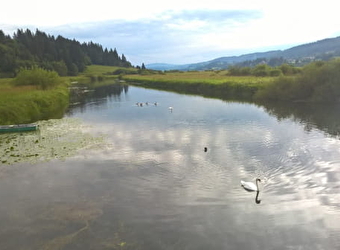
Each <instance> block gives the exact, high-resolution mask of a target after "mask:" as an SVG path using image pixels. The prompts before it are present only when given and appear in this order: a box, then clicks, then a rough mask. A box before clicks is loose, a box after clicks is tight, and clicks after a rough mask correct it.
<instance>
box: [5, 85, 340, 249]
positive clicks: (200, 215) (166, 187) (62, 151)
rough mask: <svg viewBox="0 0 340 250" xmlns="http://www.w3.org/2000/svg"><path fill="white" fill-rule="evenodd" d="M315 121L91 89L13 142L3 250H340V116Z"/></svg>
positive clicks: (333, 112) (288, 111)
mask: <svg viewBox="0 0 340 250" xmlns="http://www.w3.org/2000/svg"><path fill="white" fill-rule="evenodd" d="M137 102H142V103H143V106H142V107H141V106H137V105H136V103H137ZM146 102H148V105H146ZM155 102H157V105H155V104H154V103H155ZM301 105H302V104H300V106H301ZM170 106H171V107H173V109H172V111H171V110H170V109H169V107H170ZM301 110H303V109H300V107H299V108H297V107H271V108H269V107H267V108H264V107H259V106H256V105H253V104H247V103H236V102H225V101H222V100H215V99H206V98H203V97H198V96H188V95H180V94H175V93H170V92H163V91H156V90H148V89H143V88H138V87H131V86H130V87H125V88H123V87H103V88H100V89H97V90H96V91H95V92H90V93H89V95H88V97H87V98H82V99H81V100H77V103H75V105H74V106H72V108H71V109H70V111H69V113H68V114H67V115H66V116H65V118H63V119H62V120H59V121H50V122H41V131H40V132H39V133H28V134H22V135H16V136H11V135H1V136H0V139H1V141H2V147H5V146H4V145H13V146H7V149H5V151H6V150H7V151H6V154H4V155H2V158H3V159H2V163H0V164H1V165H0V200H1V205H0V249H65V250H66V249H104V250H105V249H141V250H144V249H147V250H162V249H167V250H168V249H186V250H191V249H192V250H198V249H202V250H203V249H204V250H207V249H210V250H215V249H216V250H221V249H240V250H243V249H252V250H253V249H259V250H265V249H268V250H269V249H270V250H272V249H299V250H300V249H328V250H332V249H340V140H339V131H340V122H339V120H338V119H339V118H338V117H339V111H340V108H337V107H332V108H330V107H322V106H314V107H312V108H310V107H309V108H306V109H305V110H306V111H301ZM299 114H300V116H299ZM325 121H327V122H325ZM44 141H45V142H44ZM28 142H30V143H28ZM27 145H29V146H27ZM0 146H1V145H0ZM205 147H206V148H207V152H205V150H204V148H205ZM17 148H19V149H17ZM20 150H21V151H20ZM10 152H16V153H15V154H14V153H13V154H12V153H10ZM24 152H26V153H24ZM28 152H29V153H28ZM25 154H29V155H30V157H28V156H27V157H24V159H21V158H20V155H21V156H22V155H25ZM6 157H7V158H6ZM13 157H17V159H18V160H16V161H11V159H12V158H13ZM26 158H29V159H30V160H29V162H27V161H26ZM4 159H5V160H4ZM256 178H260V179H261V180H262V182H261V184H260V192H259V194H258V197H257V198H256V193H254V192H252V193H251V192H247V191H245V190H244V189H243V188H242V187H241V185H240V180H245V181H252V182H254V181H255V179H256ZM255 199H257V200H261V202H260V203H259V204H258V203H256V202H255Z"/></svg>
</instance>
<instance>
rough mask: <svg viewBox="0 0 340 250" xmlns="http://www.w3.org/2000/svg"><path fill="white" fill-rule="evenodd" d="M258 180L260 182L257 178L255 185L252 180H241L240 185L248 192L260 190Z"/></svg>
mask: <svg viewBox="0 0 340 250" xmlns="http://www.w3.org/2000/svg"><path fill="white" fill-rule="evenodd" d="M258 182H261V180H260V179H259V178H257V179H256V185H255V184H254V183H253V182H246V181H241V186H242V187H243V188H244V189H245V190H247V191H249V192H253V191H260V189H259V185H258Z"/></svg>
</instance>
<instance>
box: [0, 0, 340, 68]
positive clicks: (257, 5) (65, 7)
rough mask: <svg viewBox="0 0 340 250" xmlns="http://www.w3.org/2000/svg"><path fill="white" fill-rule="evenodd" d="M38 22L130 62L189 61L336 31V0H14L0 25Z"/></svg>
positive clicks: (7, 28) (339, 22) (11, 27)
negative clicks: (113, 52) (121, 56)
mask: <svg viewBox="0 0 340 250" xmlns="http://www.w3.org/2000/svg"><path fill="white" fill-rule="evenodd" d="M18 28H20V29H26V28H28V29H30V30H32V31H34V30H36V29H39V30H41V31H43V32H46V33H48V34H50V35H61V36H63V37H65V38H69V39H76V40H78V41H80V42H90V41H93V42H95V43H99V44H101V45H103V47H105V48H108V49H110V48H112V49H114V48H116V49H117V51H118V53H119V54H124V55H125V56H126V58H127V59H128V60H129V61H130V62H131V63H132V64H133V65H135V66H137V65H141V64H142V63H145V64H150V63H170V64H188V63H197V62H203V61H209V60H212V59H215V58H218V57H224V56H238V55H242V54H247V53H252V52H264V51H269V50H275V49H281V50H282V49H287V48H290V47H292V46H296V45H300V44H304V43H310V42H315V41H317V40H321V39H325V38H330V37H336V36H339V35H340V18H338V7H337V2H336V1H334V0H323V1H310V0H309V1H306V0H300V1H296V0H285V1H273V0H257V1H254V0H235V1H234V0H209V1H207V0H203V1H202V0H195V1H192V0H171V1H166V2H163V1H155V0H138V1H136V0H130V1H112V0H96V1H94V2H89V1H79V0H67V1H66V0H59V1H53V2H52V1H46V0H30V1H27V0H16V1H5V2H4V3H1V15H0V29H1V30H3V31H4V32H5V33H6V34H8V35H13V33H14V32H15V31H16V30H17V29H18Z"/></svg>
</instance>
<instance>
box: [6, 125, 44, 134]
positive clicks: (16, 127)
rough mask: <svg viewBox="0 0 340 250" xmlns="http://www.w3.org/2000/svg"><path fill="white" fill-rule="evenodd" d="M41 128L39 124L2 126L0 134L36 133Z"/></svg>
mask: <svg viewBox="0 0 340 250" xmlns="http://www.w3.org/2000/svg"><path fill="white" fill-rule="evenodd" d="M38 127H39V125H38V124H34V123H32V124H18V125H0V133H14V132H27V131H35V130H37V129H38Z"/></svg>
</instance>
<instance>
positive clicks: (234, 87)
mask: <svg viewBox="0 0 340 250" xmlns="http://www.w3.org/2000/svg"><path fill="white" fill-rule="evenodd" d="M122 79H124V80H125V81H127V82H128V83H130V84H134V85H138V86H143V87H147V88H155V89H160V90H169V91H175V92H178V93H186V94H198V95H203V96H207V97H215V98H221V99H237V100H248V101H251V100H252V98H253V96H254V94H255V93H256V92H257V91H258V90H259V89H262V88H265V87H266V86H267V85H268V84H270V83H271V82H272V81H273V79H274V78H273V77H255V76H229V75H228V74H227V71H200V72H165V73H164V72H162V73H153V74H140V75H124V76H122Z"/></svg>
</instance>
